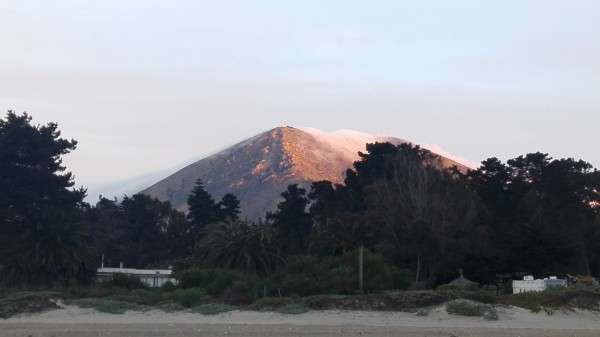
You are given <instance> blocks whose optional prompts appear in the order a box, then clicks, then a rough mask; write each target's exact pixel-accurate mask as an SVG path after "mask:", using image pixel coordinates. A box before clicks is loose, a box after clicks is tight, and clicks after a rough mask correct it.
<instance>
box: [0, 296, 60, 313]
mask: <svg viewBox="0 0 600 337" xmlns="http://www.w3.org/2000/svg"><path fill="white" fill-rule="evenodd" d="M56 297H60V294H59V293H56V292H49V291H39V292H20V293H16V294H12V295H8V294H5V297H4V298H2V299H0V318H8V317H11V316H13V315H16V314H20V313H33V312H40V311H45V310H50V309H58V308H59V307H58V305H56V303H54V302H53V301H51V298H56Z"/></svg>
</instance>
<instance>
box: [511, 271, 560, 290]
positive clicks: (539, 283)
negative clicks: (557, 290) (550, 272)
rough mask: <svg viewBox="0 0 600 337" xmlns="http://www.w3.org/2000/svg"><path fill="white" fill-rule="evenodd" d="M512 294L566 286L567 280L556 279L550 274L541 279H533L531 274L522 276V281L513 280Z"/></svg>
mask: <svg viewBox="0 0 600 337" xmlns="http://www.w3.org/2000/svg"><path fill="white" fill-rule="evenodd" d="M512 286H513V294H518V293H527V292H531V291H544V290H546V289H548V288H554V287H566V286H567V280H562V279H557V278H556V276H550V278H545V279H543V280H540V279H538V280H534V279H533V276H531V275H529V276H525V277H523V281H513V284H512Z"/></svg>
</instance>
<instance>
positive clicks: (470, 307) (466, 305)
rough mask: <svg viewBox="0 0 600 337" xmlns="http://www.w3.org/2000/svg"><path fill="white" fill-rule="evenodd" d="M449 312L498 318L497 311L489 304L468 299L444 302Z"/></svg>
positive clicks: (489, 318) (491, 318) (492, 318)
mask: <svg viewBox="0 0 600 337" xmlns="http://www.w3.org/2000/svg"><path fill="white" fill-rule="evenodd" d="M446 311H447V312H448V313H449V314H453V315H460V316H475V317H483V318H485V319H488V320H498V313H497V312H496V309H494V308H493V307H492V306H491V305H487V304H482V303H476V302H472V301H468V300H454V301H450V302H448V303H446Z"/></svg>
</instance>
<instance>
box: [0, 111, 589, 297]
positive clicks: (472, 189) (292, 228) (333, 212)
mask: <svg viewBox="0 0 600 337" xmlns="http://www.w3.org/2000/svg"><path fill="white" fill-rule="evenodd" d="M76 145H77V142H76V141H75V140H66V139H63V138H62V137H61V134H60V131H59V130H58V127H57V125H56V124H55V123H49V124H47V125H42V126H40V125H32V123H31V117H30V116H28V115H27V114H25V113H23V114H21V115H18V114H15V113H13V112H10V111H9V112H8V114H7V116H6V118H4V119H0V225H1V227H0V268H1V271H2V272H3V274H4V275H7V280H10V281H12V282H20V283H46V284H50V283H55V282H61V283H65V284H67V283H68V282H73V281H77V282H82V283H86V282H91V281H92V279H93V276H94V273H95V270H96V269H97V267H98V266H99V265H100V263H102V262H103V263H104V264H105V265H106V266H116V265H118V263H119V262H124V263H125V264H126V265H127V266H129V267H137V268H144V267H164V266H167V265H173V266H174V267H175V269H176V271H179V272H184V271H185V270H192V269H194V268H196V269H207V268H221V269H229V270H236V271H239V272H243V273H247V274H252V275H256V276H258V277H261V278H264V279H269V280H273V282H278V284H279V285H281V287H282V288H284V289H285V285H287V286H288V288H290V289H293V290H290V291H295V292H296V293H307V294H310V293H311V292H318V291H328V292H334V293H335V292H340V293H345V292H349V291H351V290H352V289H356V288H357V286H358V284H357V282H358V280H357V277H356V274H357V272H358V268H359V267H358V263H357V261H358V256H359V253H358V252H359V251H364V252H365V257H364V273H365V276H364V277H365V280H366V288H367V289H370V290H373V291H375V290H381V289H392V288H394V289H399V288H407V287H411V288H413V289H421V288H429V287H433V286H436V285H439V284H443V283H445V282H448V281H450V280H451V279H453V278H455V277H456V276H457V271H458V269H463V270H465V275H466V276H468V277H469V278H470V279H472V280H475V281H478V282H480V283H482V284H491V283H494V282H495V281H496V279H497V277H498V276H499V275H509V276H510V275H516V273H519V272H526V273H534V274H536V275H540V276H546V275H551V274H552V275H554V274H560V273H563V274H566V273H570V274H581V275H594V276H598V275H600V172H598V171H596V170H595V169H594V168H593V167H592V166H591V165H590V164H589V163H586V162H584V161H581V160H575V159H570V158H569V159H553V158H551V157H550V156H549V155H548V154H544V153H539V152H538V153H530V154H526V155H523V156H519V157H517V158H514V159H511V160H508V161H506V162H505V163H504V162H502V161H500V160H498V159H497V158H490V159H487V160H485V161H483V162H482V164H481V166H480V167H479V168H477V169H474V170H470V171H468V172H461V171H459V170H458V169H457V168H455V167H454V168H445V167H444V166H443V165H442V162H441V158H440V157H439V156H437V155H436V154H433V153H432V152H430V151H428V150H425V149H422V148H420V147H419V146H414V145H412V144H401V145H393V144H390V143H374V144H367V147H366V152H365V153H359V156H360V157H359V160H358V161H356V162H355V163H354V165H353V167H352V168H350V169H348V170H347V172H346V178H345V181H344V184H333V183H331V182H329V181H319V182H314V183H312V184H311V186H310V188H309V189H308V190H306V189H304V188H302V187H301V186H298V185H290V186H288V187H287V189H286V190H285V191H283V192H282V194H281V197H282V199H281V202H280V203H279V204H278V206H277V209H276V210H274V211H272V212H268V213H267V214H265V216H264V219H259V220H258V221H255V222H248V221H246V220H244V219H242V218H240V210H239V200H238V199H237V198H236V197H235V195H233V194H226V195H225V196H223V197H222V199H221V200H219V201H216V200H215V199H213V197H212V196H211V195H210V194H209V193H208V192H207V191H206V190H205V189H204V186H203V184H202V181H201V180H198V181H196V184H195V186H194V189H193V191H192V193H191V195H190V196H189V198H188V207H189V212H188V213H187V214H184V213H181V212H179V211H176V210H174V209H173V208H172V207H171V205H170V203H169V202H162V201H159V200H156V199H153V198H151V197H149V196H146V195H140V194H137V195H133V196H130V197H129V196H125V197H124V198H122V200H120V201H118V200H116V199H114V200H109V199H106V198H101V199H100V200H99V201H98V202H97V203H96V204H95V205H90V204H87V203H85V202H84V201H83V199H84V197H85V193H86V191H85V189H83V188H81V189H76V188H73V186H74V182H73V176H72V174H71V173H69V172H66V168H65V167H64V166H63V165H62V160H61V156H63V155H65V154H68V153H69V152H71V151H73V150H75V148H76ZM361 270H362V269H361ZM315 280H319V281H318V282H316V281H315ZM308 284H310V286H308ZM311 287H312V288H311ZM323 288H325V290H323ZM302 289H305V290H302ZM311 289H312V290H311Z"/></svg>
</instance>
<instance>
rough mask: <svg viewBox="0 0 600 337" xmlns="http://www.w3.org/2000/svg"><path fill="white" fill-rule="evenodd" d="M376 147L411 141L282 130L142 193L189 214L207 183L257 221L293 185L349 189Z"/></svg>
mask: <svg viewBox="0 0 600 337" xmlns="http://www.w3.org/2000/svg"><path fill="white" fill-rule="evenodd" d="M374 142H390V143H393V144H401V143H405V142H406V141H404V140H402V139H399V138H394V137H382V136H373V135H368V134H365V133H360V132H355V131H338V132H336V133H325V132H322V131H319V130H316V129H306V130H299V129H296V128H293V127H278V128H275V129H272V130H270V131H266V132H263V133H261V134H259V135H257V136H254V137H252V138H249V139H247V140H244V141H242V142H240V143H238V144H235V145H233V146H231V147H230V148H228V149H226V150H223V151H221V152H219V153H217V154H214V155H212V156H210V157H207V158H204V159H201V160H199V161H197V162H195V163H193V164H191V165H188V166H186V167H184V168H183V169H181V170H179V171H178V172H176V173H174V174H172V175H170V176H168V177H167V178H165V179H163V180H161V181H159V182H157V183H156V184H154V185H152V186H150V187H148V188H147V189H145V190H143V191H141V192H140V193H143V194H148V195H150V196H153V197H155V198H158V199H160V200H163V201H167V200H168V201H170V202H171V204H172V205H173V207H175V208H177V209H179V210H183V211H186V210H187V198H188V196H189V194H190V193H191V191H192V189H193V187H194V183H195V182H196V180H197V179H198V178H201V179H202V181H203V183H204V187H205V189H206V190H207V191H208V192H209V193H211V194H212V196H213V197H214V198H215V200H216V201H218V200H220V199H221V197H222V196H223V195H224V194H225V193H233V194H235V195H236V196H237V197H238V199H240V207H241V212H242V217H245V218H247V219H248V220H256V219H258V218H259V217H263V218H264V216H265V213H266V212H267V211H269V210H274V209H275V208H276V206H277V204H278V203H279V202H280V200H281V198H280V194H281V192H283V191H284V190H285V189H286V188H287V186H288V185H289V184H299V185H301V186H303V187H305V188H306V189H307V191H308V190H309V187H310V184H311V183H312V182H314V181H319V180H329V181H332V182H334V183H343V181H344V173H345V171H346V170H347V169H348V168H350V167H352V164H353V163H354V162H355V161H356V160H358V159H359V156H358V152H359V151H362V152H364V151H365V144H366V143H374ZM442 162H443V164H444V165H445V166H447V167H451V166H453V165H456V166H458V167H459V169H461V170H467V169H468V168H467V167H466V166H465V165H462V164H460V163H458V162H456V161H453V160H451V159H448V158H445V157H442Z"/></svg>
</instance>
